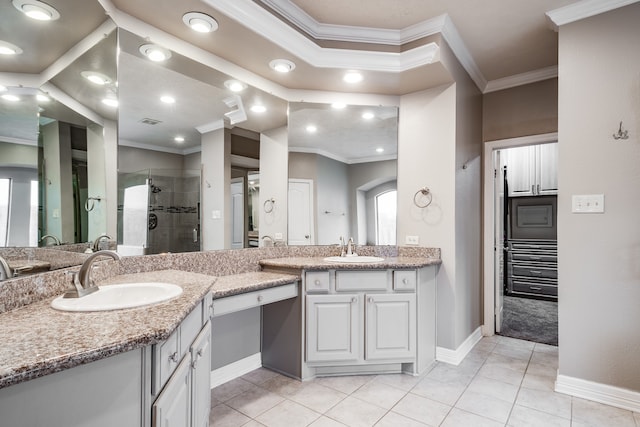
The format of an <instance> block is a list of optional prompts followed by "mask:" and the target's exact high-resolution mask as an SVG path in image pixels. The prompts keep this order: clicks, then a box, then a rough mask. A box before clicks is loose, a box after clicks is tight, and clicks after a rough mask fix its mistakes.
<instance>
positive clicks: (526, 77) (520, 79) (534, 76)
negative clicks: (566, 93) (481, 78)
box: [483, 65, 558, 93]
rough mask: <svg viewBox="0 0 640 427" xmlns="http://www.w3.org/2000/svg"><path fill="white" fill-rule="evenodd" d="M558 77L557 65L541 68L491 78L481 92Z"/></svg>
mask: <svg viewBox="0 0 640 427" xmlns="http://www.w3.org/2000/svg"><path fill="white" fill-rule="evenodd" d="M556 77H558V66H557V65H553V66H551V67H546V68H541V69H539V70H533V71H529V72H526V73H522V74H515V75H513V76H508V77H503V78H501V79H496V80H491V81H489V82H488V83H487V85H486V87H485V89H484V92H483V93H490V92H496V91H499V90H504V89H510V88H512V87H516V86H522V85H527V84H530V83H535V82H541V81H543V80H548V79H553V78H556Z"/></svg>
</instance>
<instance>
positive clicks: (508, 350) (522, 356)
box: [493, 343, 533, 362]
mask: <svg viewBox="0 0 640 427" xmlns="http://www.w3.org/2000/svg"><path fill="white" fill-rule="evenodd" d="M493 353H494V354H502V355H504V356H508V357H512V358H514V359H518V360H523V361H525V362H528V361H529V359H531V355H532V354H533V350H532V349H531V350H530V349H528V348H521V347H515V346H512V345H507V344H501V343H498V345H496V348H495V349H494V350H493Z"/></svg>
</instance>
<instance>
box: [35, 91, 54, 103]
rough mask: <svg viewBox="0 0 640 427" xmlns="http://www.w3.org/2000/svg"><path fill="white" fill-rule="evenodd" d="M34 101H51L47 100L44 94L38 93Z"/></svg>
mask: <svg viewBox="0 0 640 427" xmlns="http://www.w3.org/2000/svg"><path fill="white" fill-rule="evenodd" d="M36 99H37V100H38V101H39V102H49V101H51V98H49V97H48V96H47V95H45V94H44V93H39V94H37V95H36Z"/></svg>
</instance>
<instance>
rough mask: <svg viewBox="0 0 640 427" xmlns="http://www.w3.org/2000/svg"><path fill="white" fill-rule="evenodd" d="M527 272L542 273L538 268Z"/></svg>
mask: <svg viewBox="0 0 640 427" xmlns="http://www.w3.org/2000/svg"><path fill="white" fill-rule="evenodd" d="M529 273H531V274H542V271H539V270H529Z"/></svg>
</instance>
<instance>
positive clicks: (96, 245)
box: [92, 234, 111, 252]
mask: <svg viewBox="0 0 640 427" xmlns="http://www.w3.org/2000/svg"><path fill="white" fill-rule="evenodd" d="M102 239H107V240H111V236H109V235H108V234H101V235H100V236H98V237H96V240H94V241H93V246H92V248H93V252H98V251H99V250H100V240H102Z"/></svg>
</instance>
